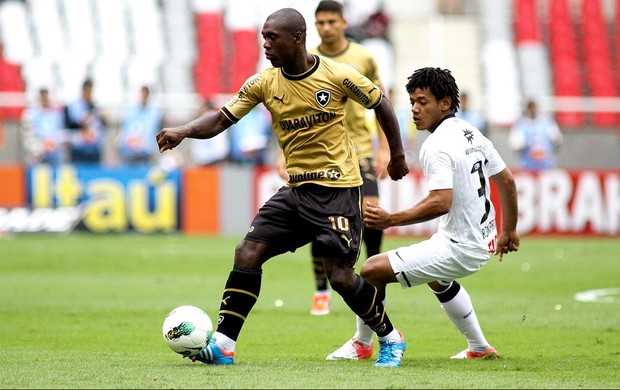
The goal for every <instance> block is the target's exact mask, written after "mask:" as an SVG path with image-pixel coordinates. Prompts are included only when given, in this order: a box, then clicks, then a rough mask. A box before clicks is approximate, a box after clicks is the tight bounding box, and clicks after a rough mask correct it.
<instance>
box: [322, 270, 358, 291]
mask: <svg viewBox="0 0 620 390" xmlns="http://www.w3.org/2000/svg"><path fill="white" fill-rule="evenodd" d="M328 275H329V284H330V285H331V287H332V289H333V290H334V291H336V292H337V293H339V294H342V293H343V292H345V291H349V290H351V289H352V288H353V286H354V285H355V281H356V280H357V277H356V276H355V272H354V271H353V269H352V268H348V267H340V268H337V269H335V270H332V271H331V272H329V273H328Z"/></svg>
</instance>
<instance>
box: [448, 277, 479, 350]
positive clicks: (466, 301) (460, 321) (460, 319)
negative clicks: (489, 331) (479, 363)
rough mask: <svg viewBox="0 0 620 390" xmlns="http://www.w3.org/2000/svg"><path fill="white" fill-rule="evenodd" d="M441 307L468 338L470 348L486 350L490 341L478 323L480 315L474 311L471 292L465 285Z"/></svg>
mask: <svg viewBox="0 0 620 390" xmlns="http://www.w3.org/2000/svg"><path fill="white" fill-rule="evenodd" d="M441 307H442V308H443V309H444V310H445V312H446V314H447V315H448V317H449V318H450V320H451V321H452V323H453V324H454V325H455V326H456V327H457V328H458V330H459V331H461V333H462V334H463V335H464V336H465V338H466V339H467V344H468V346H469V350H470V351H472V352H476V353H481V352H484V351H485V350H486V349H487V348H488V347H489V343H488V342H487V340H486V339H485V338H484V334H482V328H480V324H479V323H478V317H476V312H475V311H474V306H473V305H472V303H471V299H470V298H469V294H468V293H467V291H466V290H465V288H464V287H463V286H461V289H460V290H459V292H458V293H457V294H456V296H455V297H454V298H452V299H451V300H450V301H448V302H445V303H442V304H441Z"/></svg>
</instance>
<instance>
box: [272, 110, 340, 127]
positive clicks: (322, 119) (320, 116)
mask: <svg viewBox="0 0 620 390" xmlns="http://www.w3.org/2000/svg"><path fill="white" fill-rule="evenodd" d="M334 118H336V113H335V112H317V113H316V114H310V115H304V116H302V117H299V118H293V119H283V120H281V121H280V122H278V123H279V124H280V127H281V128H282V130H299V129H307V128H310V127H312V126H314V125H315V124H323V123H327V122H330V121H332V120H334Z"/></svg>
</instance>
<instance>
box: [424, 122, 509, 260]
mask: <svg viewBox="0 0 620 390" xmlns="http://www.w3.org/2000/svg"><path fill="white" fill-rule="evenodd" d="M420 163H421V165H422V168H423V170H424V175H425V177H426V184H427V187H428V190H429V191H432V190H440V189H448V188H450V189H452V207H451V209H450V212H449V213H447V214H445V215H442V216H441V217H440V218H439V229H438V233H439V234H442V235H444V236H445V237H447V238H448V239H450V240H451V241H452V242H454V243H457V244H458V245H459V246H460V247H461V248H462V249H463V250H465V251H467V252H469V253H471V254H472V255H474V254H482V253H487V254H488V253H489V252H490V251H494V250H495V238H496V235H497V226H496V224H495V209H494V208H493V204H492V203H491V189H490V185H489V177H490V176H493V175H495V174H497V173H499V172H501V171H502V170H503V169H504V168H506V163H505V162H504V160H503V159H502V158H501V156H500V155H499V153H498V152H497V150H495V147H494V146H493V143H492V142H491V141H489V140H488V139H487V138H486V137H484V136H483V135H482V133H481V132H480V131H479V130H478V129H477V128H475V127H474V126H473V125H471V124H470V123H468V122H467V121H465V120H463V119H460V118H457V117H455V116H453V115H451V116H448V117H447V118H445V119H444V120H443V122H442V123H440V125H439V126H438V127H437V128H436V129H435V131H434V132H433V133H431V135H430V136H428V138H427V139H426V140H425V141H424V144H422V148H421V149H420Z"/></svg>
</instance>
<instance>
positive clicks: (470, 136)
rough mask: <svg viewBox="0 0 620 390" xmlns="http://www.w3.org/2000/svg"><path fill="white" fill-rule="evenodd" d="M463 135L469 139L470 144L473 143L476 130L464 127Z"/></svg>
mask: <svg viewBox="0 0 620 390" xmlns="http://www.w3.org/2000/svg"><path fill="white" fill-rule="evenodd" d="M463 135H464V136H465V139H467V142H469V143H470V144H471V143H473V141H474V132H473V131H471V130H469V129H463Z"/></svg>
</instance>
